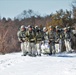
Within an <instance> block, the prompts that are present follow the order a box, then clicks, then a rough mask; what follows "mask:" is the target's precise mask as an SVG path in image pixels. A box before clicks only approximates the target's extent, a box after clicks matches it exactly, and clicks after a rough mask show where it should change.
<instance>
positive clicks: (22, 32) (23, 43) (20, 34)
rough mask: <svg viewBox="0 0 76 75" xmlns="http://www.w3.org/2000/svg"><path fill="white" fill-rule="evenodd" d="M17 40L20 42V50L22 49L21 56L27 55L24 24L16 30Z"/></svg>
mask: <svg viewBox="0 0 76 75" xmlns="http://www.w3.org/2000/svg"><path fill="white" fill-rule="evenodd" d="M17 36H18V40H19V42H21V50H22V53H23V54H22V56H26V55H27V40H26V29H25V26H24V25H22V26H21V27H20V30H19V31H18V32H17Z"/></svg>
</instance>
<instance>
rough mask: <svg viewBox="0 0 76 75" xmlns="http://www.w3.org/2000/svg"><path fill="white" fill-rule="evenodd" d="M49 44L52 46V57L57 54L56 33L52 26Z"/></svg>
mask: <svg viewBox="0 0 76 75" xmlns="http://www.w3.org/2000/svg"><path fill="white" fill-rule="evenodd" d="M49 44H50V55H51V54H55V31H54V30H53V27H52V26H50V31H49Z"/></svg>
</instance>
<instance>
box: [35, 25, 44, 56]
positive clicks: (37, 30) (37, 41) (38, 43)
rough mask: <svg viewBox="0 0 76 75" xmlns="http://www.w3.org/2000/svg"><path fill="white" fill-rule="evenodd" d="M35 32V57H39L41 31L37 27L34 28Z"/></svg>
mask: <svg viewBox="0 0 76 75" xmlns="http://www.w3.org/2000/svg"><path fill="white" fill-rule="evenodd" d="M35 29H36V30H35V31H36V48H37V55H38V56H41V42H42V37H43V34H42V31H41V29H40V28H39V27H38V26H37V27H35Z"/></svg>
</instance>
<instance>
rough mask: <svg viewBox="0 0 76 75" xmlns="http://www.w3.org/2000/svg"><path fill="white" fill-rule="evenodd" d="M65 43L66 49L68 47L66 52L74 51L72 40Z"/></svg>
mask: <svg viewBox="0 0 76 75" xmlns="http://www.w3.org/2000/svg"><path fill="white" fill-rule="evenodd" d="M64 41H65V47H66V51H67V52H69V51H71V50H72V48H71V41H70V40H64Z"/></svg>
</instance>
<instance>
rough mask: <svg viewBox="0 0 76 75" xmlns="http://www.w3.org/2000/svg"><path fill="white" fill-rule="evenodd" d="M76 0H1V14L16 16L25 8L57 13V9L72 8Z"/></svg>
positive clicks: (3, 15)
mask: <svg viewBox="0 0 76 75" xmlns="http://www.w3.org/2000/svg"><path fill="white" fill-rule="evenodd" d="M73 1H74V0H0V16H1V17H6V18H8V17H10V18H14V17H15V16H17V15H18V14H20V13H22V11H23V10H28V9H32V10H33V11H36V12H37V11H38V12H39V13H40V14H41V15H45V14H48V15H49V14H51V13H55V12H56V10H59V9H63V10H66V9H68V10H71V9H72V8H71V3H72V2H73Z"/></svg>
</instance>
